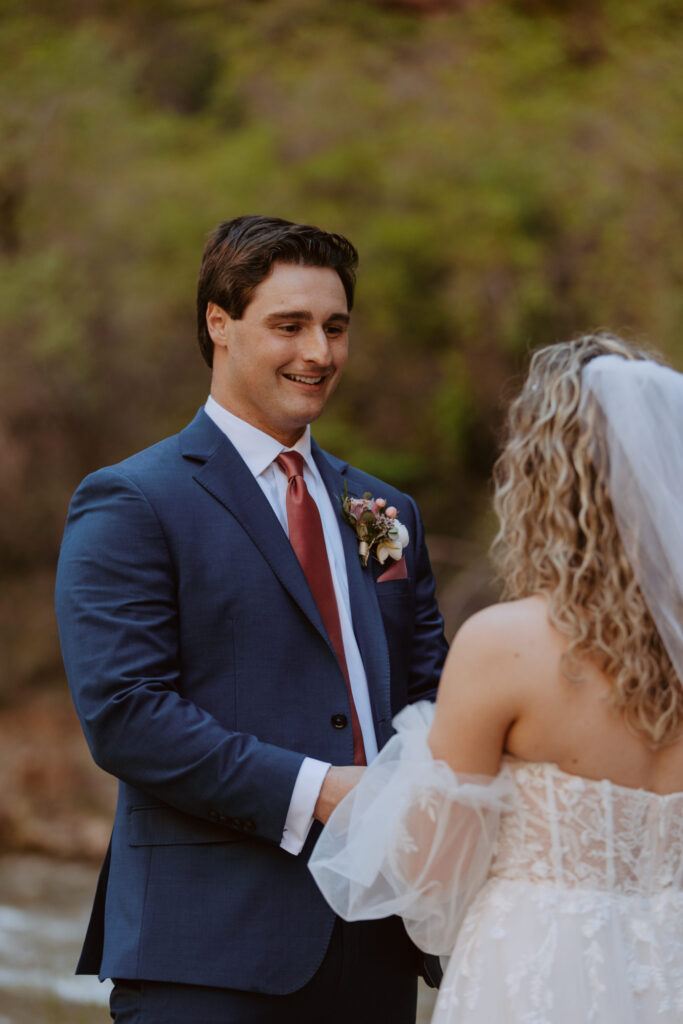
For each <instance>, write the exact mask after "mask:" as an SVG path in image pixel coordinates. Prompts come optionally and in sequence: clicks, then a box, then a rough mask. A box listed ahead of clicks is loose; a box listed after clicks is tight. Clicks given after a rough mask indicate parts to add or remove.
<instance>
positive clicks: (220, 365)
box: [206, 263, 349, 446]
mask: <svg viewBox="0 0 683 1024" xmlns="http://www.w3.org/2000/svg"><path fill="white" fill-rule="evenodd" d="M206 316H207V325H208V330H209V334H210V335H211V338H212V340H213V342H214V362H213V377H212V381H211V394H212V395H213V397H214V398H215V399H216V401H217V402H219V403H220V404H221V405H222V406H224V408H226V409H228V410H229V411H230V412H232V413H234V415H235V416H239V417H240V418H241V419H244V420H246V421H247V422H248V423H251V424H252V425H253V426H255V427H258V428H259V429H260V430H263V431H264V432H265V433H268V434H270V435H271V436H272V437H275V438H277V440H278V441H281V442H282V444H284V445H287V446H289V445H292V444H294V443H295V442H296V441H297V439H298V438H299V437H300V436H301V434H302V433H303V431H304V429H305V428H306V425H307V424H308V423H311V422H312V421H313V420H315V419H317V417H318V416H319V415H320V414H321V412H322V411H323V409H324V408H325V404H326V402H327V400H328V398H329V397H330V395H331V394H332V393H333V391H334V390H335V388H336V387H337V384H338V383H339V379H340V377H341V374H342V371H343V369H344V366H345V365H346V358H347V354H348V326H349V314H348V306H347V302H346V293H345V291H344V287H343V285H342V282H341V279H340V277H339V275H338V274H337V272H336V271H335V270H332V269H331V268H329V267H308V266H300V265H298V264H289V263H276V264H275V265H274V267H273V269H272V271H271V273H270V274H269V275H268V277H266V278H265V279H264V280H263V281H262V282H261V283H260V284H259V285H258V286H257V287H256V288H255V289H254V292H253V295H252V298H251V302H250V303H249V305H248V306H247V307H246V309H245V310H244V313H243V315H242V317H241V319H239V320H236V319H232V318H231V317H230V316H228V314H227V313H226V312H225V310H223V309H222V308H221V307H220V306H217V305H216V304H215V303H213V302H210V303H209V304H208V308H207V314H206Z"/></svg>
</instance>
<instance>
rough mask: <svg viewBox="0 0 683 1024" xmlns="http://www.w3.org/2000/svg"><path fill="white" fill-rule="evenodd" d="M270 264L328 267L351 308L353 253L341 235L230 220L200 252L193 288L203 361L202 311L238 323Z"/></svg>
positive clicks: (209, 357)
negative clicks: (215, 309) (220, 312)
mask: <svg viewBox="0 0 683 1024" xmlns="http://www.w3.org/2000/svg"><path fill="white" fill-rule="evenodd" d="M274 263H297V264H300V265H301V266H306V267H330V268H331V269H332V270H336V272H337V273H338V274H339V277H340V280H341V283H342V285H343V286H344V291H345V292H346V301H347V304H348V308H349V310H350V309H351V307H352V306H353V293H354V287H355V283H356V267H357V266H358V253H357V252H356V250H355V248H354V247H353V245H351V243H350V242H349V241H348V239H346V238H344V237H343V235H335V234H330V233H329V232H327V231H322V230H321V229H320V228H315V227H311V226H310V225H308V224H293V223H292V222H291V221H288V220H281V219H280V218H279V217H256V216H248V217H235V218H234V220H226V221H224V222H223V223H222V224H219V225H218V227H217V228H215V229H214V230H213V231H212V232H211V234H210V235H209V240H208V242H207V244H206V248H205V249H204V255H203V257H202V265H201V267H200V270H199V283H198V286H197V335H198V339H199V348H200V349H201V352H202V355H203V356H204V359H205V360H206V362H207V363H208V364H209V366H212V365H213V342H212V341H211V338H210V336H209V332H208V330H207V327H206V307H207V305H208V303H209V302H215V303H216V304H217V305H218V306H220V307H221V308H222V309H224V310H225V312H226V313H227V314H228V316H230V317H232V319H233V320H240V319H241V318H242V315H243V313H244V310H245V309H246V308H247V306H248V305H249V302H250V301H251V297H252V295H253V293H254V289H255V288H256V287H257V286H258V285H259V284H260V283H261V281H263V280H264V279H265V278H266V277H268V275H269V274H270V272H271V270H272V267H273V264H274Z"/></svg>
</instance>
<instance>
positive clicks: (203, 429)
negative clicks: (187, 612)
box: [180, 409, 331, 646]
mask: <svg viewBox="0 0 683 1024" xmlns="http://www.w3.org/2000/svg"><path fill="white" fill-rule="evenodd" d="M180 443H181V451H182V454H183V456H184V457H185V458H188V459H194V460H196V461H197V462H199V463H200V465H198V467H197V469H196V471H195V472H194V473H193V477H194V479H195V480H196V481H197V483H198V484H199V485H200V486H201V487H203V488H204V490H206V491H208V493H209V494H211V495H212V496H213V497H214V498H215V499H216V500H217V501H219V502H220V503H221V504H222V505H223V506H225V508H226V509H227V510H228V511H229V512H230V513H231V514H232V515H233V516H234V518H235V519H236V520H237V522H238V523H239V524H240V526H241V527H242V529H243V530H244V531H245V533H246V534H247V535H248V536H249V537H250V538H251V540H252V541H253V542H254V544H255V545H256V547H257V548H258V549H259V551H260V552H261V554H262V555H263V557H264V558H265V560H266V561H267V562H268V564H269V565H270V567H271V569H272V570H273V572H274V573H275V575H276V576H277V578H278V579H279V581H280V583H281V584H282V586H283V587H284V588H285V590H286V591H287V592H288V593H289V594H290V595H291V597H292V598H293V599H294V601H295V602H296V603H297V604H298V606H299V607H300V608H301V610H302V611H303V612H304V614H305V615H307V616H308V618H309V619H310V620H311V622H312V623H313V625H314V626H315V628H316V629H317V630H318V631H319V633H320V634H321V635H322V637H323V638H324V639H325V641H326V642H327V643H328V645H329V643H330V641H329V639H328V636H327V632H326V630H325V627H324V626H323V622H322V619H321V617H320V612H319V611H318V606H317V605H316V603H315V601H314V600H313V595H312V594H311V590H310V587H309V586H308V582H307V581H306V577H305V576H304V574H303V570H302V568H301V566H300V564H299V560H298V558H297V557H296V555H295V554H294V551H293V549H292V546H291V544H290V543H289V539H288V538H287V535H286V534H285V532H284V530H283V529H282V527H281V525H280V523H279V521H278V519H277V516H276V515H275V513H274V512H273V510H272V508H271V507H270V504H269V502H268V499H267V498H266V496H265V494H264V493H263V491H262V490H261V488H260V487H259V485H258V483H257V482H256V480H255V479H254V477H253V476H252V474H251V473H250V471H249V469H248V467H247V466H246V464H245V463H244V461H243V460H242V458H241V457H240V455H239V454H238V453H237V450H236V449H235V447H234V446H233V445H232V444H231V443H230V441H229V440H228V438H227V437H226V436H225V435H224V434H223V432H222V431H221V430H220V429H219V428H218V427H217V426H216V425H215V424H214V423H213V421H212V420H211V419H210V417H209V416H207V415H206V413H205V412H204V410H203V409H202V410H200V411H199V413H198V414H197V416H196V417H195V419H194V420H193V421H192V423H191V424H190V425H189V426H188V427H186V429H185V430H184V431H183V432H182V433H181V435H180ZM330 646H331V645H330Z"/></svg>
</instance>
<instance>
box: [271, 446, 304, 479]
mask: <svg viewBox="0 0 683 1024" xmlns="http://www.w3.org/2000/svg"><path fill="white" fill-rule="evenodd" d="M275 461H276V463H277V465H278V466H279V468H280V469H281V470H282V472H283V473H285V474H286V476H287V479H288V480H291V479H292V477H295V476H301V477H303V475H304V457H303V455H302V454H301V452H281V453H280V454H279V455H278V457H277V458H276V460H275Z"/></svg>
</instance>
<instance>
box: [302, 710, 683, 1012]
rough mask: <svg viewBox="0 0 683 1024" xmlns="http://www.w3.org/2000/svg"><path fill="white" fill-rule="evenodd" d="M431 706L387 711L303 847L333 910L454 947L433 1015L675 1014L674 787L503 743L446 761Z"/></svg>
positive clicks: (681, 957)
mask: <svg viewBox="0 0 683 1024" xmlns="http://www.w3.org/2000/svg"><path fill="white" fill-rule="evenodd" d="M432 715H433V710H432V706H431V705H429V704H426V703H421V704H417V705H413V706H411V707H408V708H406V709H405V710H404V711H403V712H401V714H400V715H399V716H397V718H396V720H395V723H394V724H395V725H396V728H397V730H398V734H397V735H396V736H395V737H394V738H393V739H392V740H391V741H390V743H389V744H388V745H387V746H386V747H385V748H384V750H383V751H382V752H381V753H380V755H379V757H378V758H377V760H376V761H375V762H374V764H373V765H372V766H371V768H370V769H368V771H367V772H366V773H365V775H364V777H363V780H362V782H361V784H360V785H359V786H358V787H356V789H355V790H354V791H353V792H352V793H351V794H350V795H349V797H347V798H346V800H344V801H343V802H342V804H341V805H340V806H339V808H337V810H336V811H335V813H334V815H333V817H332V819H331V821H330V823H329V824H328V826H327V827H326V828H325V830H324V832H323V834H322V836H321V838H320V840H319V842H318V845H317V846H316V849H315V850H314V852H313V856H312V858H311V863H310V866H311V871H312V872H313V875H314V877H315V879H316V881H317V883H318V885H319V886H320V888H321V890H322V891H323V893H324V895H325V896H326V898H327V899H328V901H329V902H330V903H331V904H332V906H333V907H334V908H335V910H337V912H338V913H340V914H341V915H342V916H343V917H346V918H347V919H352V920H355V919H358V918H370V917H373V918H374V917H382V916H385V915H387V914H395V913H398V914H400V915H401V916H402V917H403V919H404V921H405V923H406V928H407V930H408V932H409V933H410V935H411V936H412V938H413V939H414V940H415V942H416V943H417V944H418V945H419V946H420V947H421V948H422V949H424V950H425V951H427V952H430V953H438V954H440V955H450V961H449V963H448V967H447V969H446V973H445V977H444V980H443V982H442V985H441V989H440V991H439V995H438V999H437V1004H436V1009H435V1011H434V1016H433V1018H432V1021H433V1024H475V1022H476V1024H502V1022H505V1024H522V1022H524V1024H584V1022H595V1024H635V1022H638V1024H642V1022H649V1021H653V1022H658V1024H659V1022H667V1024H668V1022H671V1024H673V1022H683V793H674V794H672V795H670V796H659V795H657V794H655V793H650V792H646V791H645V790H638V789H629V788H626V787H623V786H617V785H614V784H612V783H610V782H607V781H602V782H596V781H592V780H589V779H583V778H580V777H579V776H575V775H569V774H567V773H566V772H563V771H561V770H560V769H559V768H558V767H557V766H556V765H552V764H546V763H530V762H525V761H518V760H515V759H512V758H505V759H504V761H503V765H502V768H501V771H500V772H499V774H498V775H497V776H496V778H495V779H488V778H482V777H472V776H459V777H456V776H455V775H454V773H453V772H452V771H451V770H450V769H449V768H448V766H447V765H446V764H444V763H443V762H436V761H434V760H433V759H432V757H431V755H430V752H429V748H428V746H427V742H426V737H427V732H428V729H429V724H430V721H431V717H432Z"/></svg>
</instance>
